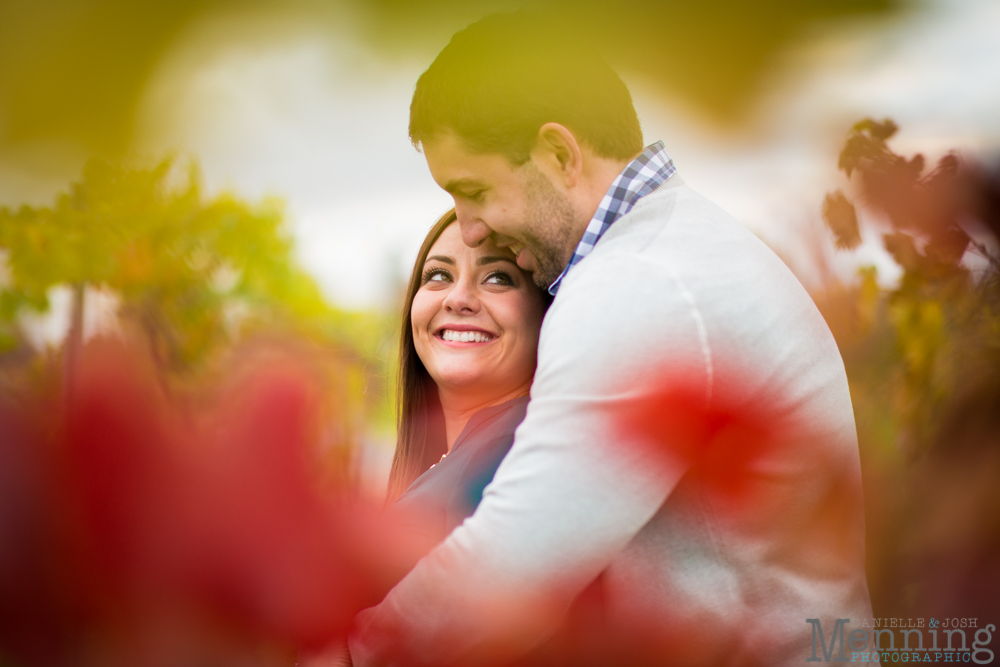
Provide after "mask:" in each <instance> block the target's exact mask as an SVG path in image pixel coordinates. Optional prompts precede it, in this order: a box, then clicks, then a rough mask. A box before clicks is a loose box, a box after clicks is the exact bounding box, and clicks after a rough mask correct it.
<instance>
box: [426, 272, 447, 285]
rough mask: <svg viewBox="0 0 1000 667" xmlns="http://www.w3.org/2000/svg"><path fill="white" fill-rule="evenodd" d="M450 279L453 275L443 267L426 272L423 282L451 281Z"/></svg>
mask: <svg viewBox="0 0 1000 667" xmlns="http://www.w3.org/2000/svg"><path fill="white" fill-rule="evenodd" d="M450 280H451V276H450V275H449V274H448V272H447V271H445V270H443V269H431V270H430V271H426V272H424V280H423V282H424V283H425V284H426V283H442V282H449V281H450Z"/></svg>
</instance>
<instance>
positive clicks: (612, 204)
mask: <svg viewBox="0 0 1000 667" xmlns="http://www.w3.org/2000/svg"><path fill="white" fill-rule="evenodd" d="M675 171H677V168H676V167H674V162H673V160H671V159H670V156H669V155H667V151H666V148H665V147H664V146H663V142H662V141H657V142H656V143H655V144H651V145H649V146H646V149H645V150H644V151H642V154H641V155H639V157H637V158H636V159H634V160H632V161H631V162H629V163H628V166H626V167H625V169H624V170H622V173H620V174H618V178H616V179H615V180H614V183H612V184H611V187H610V188H608V192H607V194H605V195H604V199H602V200H601V205H600V206H598V207H597V212H596V213H594V217H593V218H591V219H590V222H589V223H588V224H587V230H586V231H585V232H584V233H583V238H582V239H580V243H579V244H577V246H576V250H575V251H574V252H573V256H572V257H570V260H569V264H567V265H566V268H565V269H563V272H562V273H560V274H559V277H558V278H556V279H555V282H553V283H552V284H551V285H549V294H552V295H553V296H554V295H555V293H556V292H557V291H559V285H560V284H561V283H562V281H563V278H565V277H566V274H567V273H569V270H570V269H572V268H573V267H574V266H576V265H577V264H579V263H580V260H582V259H583V258H584V257H586V256H587V255H589V254H590V252H591V251H592V250H593V249H594V246H595V245H597V242H598V241H600V240H601V237H602V236H604V232H606V231H608V228H609V227H611V225H612V223H614V222H615V221H616V220H618V218H620V217H622V216H623V215H625V214H626V213H628V212H629V211H631V210H632V207H633V206H635V203H636V202H637V201H639V200H640V199H642V198H643V197H645V196H646V195H648V194H649V193H650V192H652V191H653V190H655V189H656V188H658V187H660V186H661V185H663V184H664V183H665V182H666V181H667V179H668V178H670V177H671V176H672V175H673V174H674V172H675Z"/></svg>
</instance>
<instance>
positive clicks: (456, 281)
mask: <svg viewBox="0 0 1000 667" xmlns="http://www.w3.org/2000/svg"><path fill="white" fill-rule="evenodd" d="M455 220H456V218H455V212H454V211H450V212H449V213H447V214H445V215H444V216H443V217H442V218H441V219H440V220H438V221H437V223H435V225H434V226H433V227H432V228H431V230H430V232H429V233H428V235H427V238H426V239H424V243H423V245H422V246H421V248H420V253H419V254H418V256H417V261H416V264H415V265H414V267H413V272H412V274H411V276H410V282H409V285H408V287H407V290H406V299H405V302H404V306H403V317H402V320H403V322H402V328H401V332H400V345H399V356H400V370H399V421H398V427H399V428H398V433H399V435H398V440H397V444H396V452H395V456H394V457H393V462H392V470H391V472H390V475H389V491H388V500H389V502H392V503H393V506H392V508H391V512H392V513H393V514H411V515H412V516H414V517H416V516H419V517H420V519H419V525H420V530H421V532H423V533H424V534H425V536H426V537H428V538H430V539H431V541H433V542H436V541H440V540H442V539H444V537H445V536H447V535H448V533H450V532H451V531H452V530H453V529H454V528H455V527H457V526H458V525H459V524H460V523H461V522H462V521H463V520H464V519H465V518H466V517H468V516H469V515H471V514H472V513H473V512H474V511H475V509H476V506H477V505H478V504H479V501H480V500H481V499H482V493H483V488H484V487H485V486H486V485H487V484H488V483H489V482H490V480H492V479H493V474H494V473H495V472H496V469H497V467H498V466H499V465H500V461H501V460H502V459H503V457H504V455H505V454H506V453H507V451H508V450H509V449H510V446H511V444H512V443H513V440H514V429H515V428H517V425H518V424H520V423H521V420H523V419H524V413H525V410H526V408H527V404H528V392H529V390H530V388H531V381H532V378H533V377H534V373H535V363H536V350H537V347H538V334H539V329H540V328H541V324H542V317H543V315H544V314H545V310H546V308H547V307H548V305H549V303H550V301H551V297H550V296H549V295H548V294H547V293H545V292H543V291H542V290H540V289H539V288H538V287H536V286H535V284H534V283H533V282H532V281H531V278H530V276H529V275H528V274H526V273H524V272H523V271H522V270H521V269H520V268H518V266H517V264H516V263H515V262H514V254H513V253H512V252H511V251H510V250H509V249H506V248H498V247H497V246H496V244H494V243H493V241H492V240H487V241H486V242H484V243H483V244H481V245H480V246H479V247H477V248H470V247H468V246H466V245H465V244H464V243H463V242H462V238H461V233H460V229H459V226H458V225H457V224H452V223H454V222H455Z"/></svg>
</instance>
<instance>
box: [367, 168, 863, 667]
mask: <svg viewBox="0 0 1000 667" xmlns="http://www.w3.org/2000/svg"><path fill="white" fill-rule="evenodd" d="M668 368H669V369H671V372H681V373H683V374H684V375H685V376H686V377H689V378H692V377H693V378H695V379H696V381H697V382H698V383H700V386H702V387H704V390H705V395H706V396H707V397H708V400H709V401H716V402H717V401H720V400H723V398H724V400H725V401H727V403H728V404H737V405H746V406H754V405H766V406H767V408H768V411H769V412H768V414H773V415H778V416H779V417H778V422H779V423H777V424H775V425H776V426H777V427H778V430H779V431H780V433H781V434H782V436H781V437H779V438H775V439H774V441H773V442H771V443H769V446H768V447H766V448H765V449H764V450H763V451H762V452H759V453H757V454H755V455H754V458H753V460H751V461H749V462H747V467H746V470H747V471H748V474H747V476H746V479H745V480H744V481H745V482H746V484H747V485H748V486H747V487H746V488H749V489H751V490H750V491H749V492H748V494H746V495H744V496H743V502H730V503H728V504H727V502H726V500H725V498H722V499H720V497H719V496H718V494H714V495H713V492H712V490H711V489H708V488H706V484H705V483H703V482H702V481H699V478H698V477H697V476H693V475H686V473H687V472H688V468H687V466H686V464H684V463H683V461H682V460H680V459H679V458H677V459H671V460H669V462H662V461H661V463H663V465H651V464H650V461H649V459H648V457H645V456H642V455H640V451H642V450H641V449H640V448H637V447H635V446H633V443H629V442H625V441H623V438H624V436H623V434H622V432H621V429H620V428H619V427H618V424H617V422H616V415H620V414H622V413H621V410H622V409H623V408H628V407H629V406H630V405H632V401H634V400H635V399H636V397H637V396H640V397H641V396H642V394H643V392H644V391H646V390H645V389H644V387H646V386H647V383H646V382H644V381H643V380H647V379H648V378H649V375H650V373H663V372H664V371H663V369H668ZM598 576H599V577H600V584H599V585H600V589H601V598H602V600H603V602H602V605H603V630H602V632H603V633H605V634H606V635H608V636H614V637H617V638H619V639H620V640H621V641H622V643H621V644H620V645H619V648H621V647H622V646H630V645H631V646H635V645H636V644H635V643H631V644H630V641H631V640H630V637H631V638H632V639H636V641H638V638H639V637H642V638H644V639H646V640H649V639H651V638H655V641H656V642H658V643H657V645H656V651H657V653H656V656H657V657H656V659H655V660H654V662H660V660H661V659H662V662H664V663H669V664H699V665H701V664H733V665H736V664H768V665H779V664H789V665H791V664H796V665H798V664H801V663H803V662H804V661H805V659H806V658H808V657H810V656H811V655H812V648H811V647H812V636H811V630H812V626H811V625H810V624H808V623H807V622H806V620H805V619H807V618H820V619H822V620H823V629H824V630H825V631H826V642H827V644H829V641H830V636H829V635H830V634H831V632H832V630H833V623H832V620H833V619H834V618H852V619H858V618H864V617H870V615H871V612H870V603H869V598H868V590H867V585H866V582H865V575H864V519H863V510H862V498H861V474H860V464H859V459H858V446H857V436H856V432H855V425H854V416H853V412H852V408H851V398H850V393H849V391H848V385H847V377H846V375H845V372H844V366H843V362H842V360H841V357H840V354H839V352H838V350H837V346H836V343H835V341H834V339H833V336H832V335H831V333H830V331H829V329H828V327H827V326H826V323H825V322H824V321H823V319H822V317H821V315H820V314H819V312H818V311H817V309H816V307H815V305H814V304H813V302H812V301H811V299H810V298H809V296H808V294H807V293H806V292H805V290H804V289H803V288H802V286H801V285H800V284H799V282H798V281H797V280H796V279H795V277H794V276H793V275H792V274H791V272H790V271H789V270H788V269H787V268H786V267H785V266H784V264H783V263H782V262H781V261H780V260H779V259H778V258H777V257H776V256H775V255H774V254H773V253H772V252H771V251H770V250H769V249H768V248H767V247H766V246H765V245H764V244H763V243H762V242H761V241H760V240H759V239H757V238H756V237H755V236H754V235H753V234H751V233H750V232H749V231H748V230H746V229H745V228H744V227H743V226H742V225H740V224H739V223H738V222H736V221H735V220H734V219H733V218H731V217H730V216H729V215H728V214H726V213H725V212H723V211H722V210H721V209H719V208H718V207H716V206H715V205H713V204H712V203H711V202H709V201H708V200H706V199H705V198H703V197H702V196H700V195H698V194H697V193H695V192H694V191H693V190H691V189H690V188H689V187H687V186H686V185H684V183H683V181H682V180H681V179H680V177H679V176H677V175H674V176H673V177H672V178H671V179H670V180H669V181H668V182H667V183H666V184H664V185H663V186H661V187H660V188H659V189H657V190H656V191H654V192H653V193H652V194H650V195H647V196H646V197H644V198H643V199H641V200H640V201H639V202H638V203H637V204H636V206H635V207H634V208H633V210H632V211H631V212H629V213H628V214H627V215H625V216H624V217H622V218H621V219H620V220H618V221H617V222H615V223H614V224H613V225H612V226H611V228H610V229H609V230H608V231H607V232H606V233H605V235H604V236H603V238H602V239H601V240H600V241H599V242H598V244H597V246H596V248H595V249H594V251H593V252H592V253H591V254H590V255H589V256H588V257H587V258H585V259H584V260H583V261H582V262H580V264H578V265H577V266H576V267H574V268H573V269H572V270H571V271H570V272H569V273H568V275H567V276H566V278H565V280H564V282H563V284H562V286H561V288H560V291H559V294H558V296H557V297H556V299H555V301H554V303H553V304H552V307H551V308H550V310H549V311H548V314H547V315H546V318H545V322H544V324H543V327H542V333H541V340H540V343H539V351H538V370H537V373H536V376H535V381H534V385H533V387H532V391H531V403H530V404H529V407H528V413H527V417H526V418H525V420H524V422H523V423H522V424H521V426H520V427H519V428H518V430H517V433H516V437H515V441H514V445H513V447H512V449H511V451H510V453H509V454H508V455H507V457H506V459H505V460H504V461H503V463H502V464H501V466H500V468H499V470H498V471H497V474H496V477H495V478H494V481H493V482H492V484H490V485H489V486H488V487H487V489H486V492H485V494H484V497H483V501H482V503H481V504H480V505H479V508H478V509H477V511H476V512H475V514H474V515H473V516H472V517H470V518H469V519H467V520H466V521H465V523H464V524H462V525H461V526H459V527H458V528H457V529H456V530H455V531H454V532H453V533H452V534H451V535H450V536H449V537H448V539H446V540H445V541H444V542H443V543H442V544H441V545H440V546H439V547H438V548H437V549H435V550H434V551H433V552H432V553H431V554H430V555H428V556H427V557H426V558H424V559H423V560H422V561H421V562H420V563H419V564H418V565H417V566H416V567H415V568H414V569H413V571H412V572H410V574H408V575H407V576H406V577H405V578H404V579H403V580H402V581H401V582H400V583H399V585H397V586H396V587H395V588H394V589H393V590H392V591H391V592H390V593H389V595H388V596H387V597H386V599H385V600H384V601H383V602H382V604H380V605H378V606H377V607H374V608H373V609H371V610H366V611H365V612H363V613H362V615H360V616H359V619H358V622H357V624H356V628H355V632H354V633H353V634H352V638H351V654H352V658H353V660H354V664H355V665H356V666H357V667H369V666H370V665H383V664H396V659H395V658H393V657H392V656H397V657H398V656H399V655H401V654H402V655H406V656H407V664H411V663H412V664H429V665H444V664H451V663H453V662H456V661H457V662H461V661H470V660H471V661H479V660H483V661H487V662H489V661H496V662H503V661H504V660H508V659H509V658H511V657H514V656H515V655H517V654H519V653H522V652H524V651H527V650H528V649H529V648H531V647H532V646H534V645H535V644H537V643H539V642H541V641H542V640H543V639H544V638H545V637H546V636H547V635H548V634H549V633H550V632H552V631H553V629H554V628H555V626H556V625H557V624H558V623H559V618H560V616H561V615H562V614H563V612H565V610H566V609H567V607H568V606H569V605H570V603H571V602H572V600H573V599H574V598H575V597H576V596H577V595H578V594H579V593H580V592H581V591H583V590H584V589H585V588H586V587H587V586H588V584H590V583H591V582H592V581H594V580H595V578H597V577H598ZM633 635H634V637H632V636H633ZM647 648H648V646H647ZM845 650H850V649H847V648H846V647H845ZM400 652H401V653H400ZM595 655H596V654H595ZM820 655H821V656H822V654H820ZM647 657H648V656H647ZM595 661H598V662H599V660H596V659H595ZM611 662H612V664H613V663H614V662H616V661H615V660H612V661H611Z"/></svg>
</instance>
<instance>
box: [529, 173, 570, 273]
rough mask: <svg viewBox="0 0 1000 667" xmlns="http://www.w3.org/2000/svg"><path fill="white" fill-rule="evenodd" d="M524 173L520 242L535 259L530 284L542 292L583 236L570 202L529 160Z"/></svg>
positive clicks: (562, 267) (564, 266) (564, 264)
mask: <svg viewBox="0 0 1000 667" xmlns="http://www.w3.org/2000/svg"><path fill="white" fill-rule="evenodd" d="M523 168H524V169H525V170H526V171H525V200H526V206H525V218H526V219H525V221H524V227H523V228H522V229H523V231H522V232H521V234H520V236H521V238H520V239H519V240H520V241H521V242H522V243H524V246H525V248H527V249H528V250H530V251H531V254H532V255H534V257H535V262H536V263H537V265H538V268H537V269H535V271H534V272H533V273H532V275H531V279H532V281H533V282H534V283H535V284H536V285H538V287H540V288H541V289H543V290H547V289H548V288H549V285H551V284H552V283H554V282H555V280H556V278H558V277H559V274H560V273H562V271H563V269H564V268H566V264H567V263H568V262H569V260H570V258H571V257H572V256H573V251H574V250H575V249H576V246H577V244H578V243H579V241H580V237H581V236H582V233H581V231H582V230H580V231H578V230H577V225H576V216H575V214H574V211H573V207H572V206H571V205H570V203H569V200H568V199H566V197H565V196H563V195H562V194H560V193H559V192H558V191H557V190H556V189H555V188H554V187H553V186H552V183H551V182H550V181H549V179H548V178H546V177H545V175H544V174H542V172H540V171H538V168H537V167H535V165H534V164H533V163H532V162H531V161H530V160H529V161H528V162H527V163H526V164H525V165H524V167H523Z"/></svg>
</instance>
